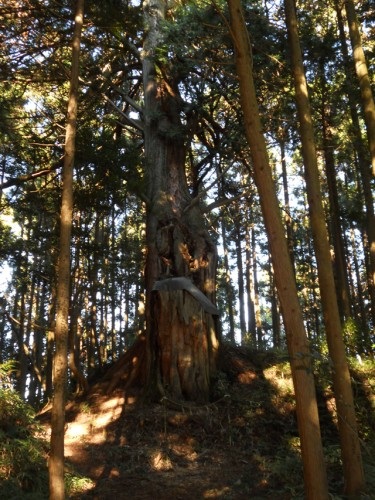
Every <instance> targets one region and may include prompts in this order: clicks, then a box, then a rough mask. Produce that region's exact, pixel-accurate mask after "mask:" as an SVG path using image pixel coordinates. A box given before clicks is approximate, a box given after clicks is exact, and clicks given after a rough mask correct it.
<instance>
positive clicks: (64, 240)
mask: <svg viewBox="0 0 375 500" xmlns="http://www.w3.org/2000/svg"><path fill="white" fill-rule="evenodd" d="M83 7H84V0H77V3H76V11H75V26H74V34H73V47H72V70H71V79H70V93H69V101H68V114H67V125H66V135H65V155H64V166H63V172H62V183H63V184H62V201H61V213H60V247H59V262H58V282H57V308H56V327H55V358H54V377H53V384H54V391H53V404H52V412H51V452H50V457H49V488H50V499H51V500H63V499H64V498H65V486H64V427H65V393H66V385H67V369H68V356H67V348H68V332H69V302H70V242H71V228H72V214H73V166H74V155H75V137H76V127H77V101H78V72H79V52H80V41H81V31H82V25H83Z"/></svg>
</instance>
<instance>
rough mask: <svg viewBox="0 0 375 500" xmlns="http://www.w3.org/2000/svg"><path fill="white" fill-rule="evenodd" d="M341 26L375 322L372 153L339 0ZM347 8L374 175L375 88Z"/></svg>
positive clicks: (355, 23) (355, 22)
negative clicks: (356, 92) (363, 128)
mask: <svg viewBox="0 0 375 500" xmlns="http://www.w3.org/2000/svg"><path fill="white" fill-rule="evenodd" d="M335 8H336V13H337V19H338V26H339V31H340V42H341V47H342V52H343V58H344V64H345V69H346V74H347V87H348V89H347V92H348V100H349V107H350V113H351V118H352V124H353V137H354V141H353V142H354V145H355V147H356V150H357V154H358V160H359V167H360V168H359V170H360V174H361V182H362V188H363V194H364V199H365V206H366V231H367V239H368V241H367V244H366V246H365V248H366V267H367V276H368V279H367V282H368V290H369V295H370V300H371V316H372V322H373V324H374V323H375V211H374V195H373V189H372V187H371V170H370V168H369V166H368V155H367V154H365V151H364V146H363V142H362V135H361V128H360V124H359V118H358V112H357V106H356V102H355V99H354V98H353V77H352V73H351V69H350V64H349V62H350V61H349V54H348V50H347V45H346V37H345V31H344V26H343V20H342V14H341V7H340V5H339V4H338V1H337V0H336V3H335ZM345 10H346V16H347V21H348V25H349V33H350V40H351V45H352V50H353V59H354V65H355V72H356V75H357V77H358V81H359V87H360V91H361V99H362V108H363V111H364V118H365V124H366V130H367V138H368V145H369V152H370V160H371V164H372V176H375V104H374V98H373V94H372V90H371V82H370V78H369V75H368V71H367V64H366V58H365V54H364V52H363V49H362V42H361V35H360V32H359V28H358V20H357V15H356V12H355V7H354V3H353V1H352V0H348V1H345Z"/></svg>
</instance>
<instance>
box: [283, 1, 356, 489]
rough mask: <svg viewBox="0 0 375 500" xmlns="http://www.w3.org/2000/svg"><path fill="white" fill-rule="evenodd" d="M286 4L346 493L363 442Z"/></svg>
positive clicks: (290, 7)
mask: <svg viewBox="0 0 375 500" xmlns="http://www.w3.org/2000/svg"><path fill="white" fill-rule="evenodd" d="M284 5H285V18H286V25H287V30H288V38H289V45H290V54H291V65H292V72H293V78H294V85H295V95H296V103H297V113H298V120H299V127H300V135H301V146H302V156H303V161H304V166H305V178H306V188H307V198H308V204H309V214H310V221H311V228H312V233H313V242H314V249H315V256H316V260H317V265H318V277H319V287H320V295H321V300H322V307H323V316H324V324H325V329H326V335H327V342H328V348H329V353H330V356H331V359H332V362H333V373H332V374H333V380H334V390H335V398H336V405H337V412H338V417H339V418H338V425H339V433H340V441H341V450H342V458H343V463H344V477H345V490H346V493H347V494H350V495H358V494H359V493H360V491H362V490H363V489H364V472H363V467H362V457H361V447H360V442H359V437H358V431H357V421H356V415H355V408H354V400H353V392H352V387H351V382H350V373H349V367H348V363H347V360H346V353H345V344H344V340H343V336H342V330H341V320H340V314H339V308H338V301H337V294H336V287H335V280H334V275H333V268H332V261H331V252H330V244H329V237H328V231H327V227H326V222H325V213H324V208H323V201H322V193H321V187H320V179H319V170H318V164H317V154H316V146H315V138H314V129H313V120H312V115H311V110H310V101H309V93H308V87H307V82H306V78H305V73H304V68H303V62H302V53H301V47H300V43H299V35H298V26H297V16H296V10H295V4H294V0H284Z"/></svg>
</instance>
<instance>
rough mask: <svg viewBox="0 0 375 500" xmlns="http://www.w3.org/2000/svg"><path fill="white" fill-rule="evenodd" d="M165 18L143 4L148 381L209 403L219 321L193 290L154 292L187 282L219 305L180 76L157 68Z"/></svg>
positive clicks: (161, 9) (159, 1)
mask: <svg viewBox="0 0 375 500" xmlns="http://www.w3.org/2000/svg"><path fill="white" fill-rule="evenodd" d="M165 15H166V2H165V1H164V0H153V1H152V2H150V1H148V0H146V1H145V2H144V16H145V23H146V36H145V43H144V50H143V82H144V139H145V181H146V186H147V199H148V200H147V222H146V233H147V235H146V238H147V257H146V270H145V281H146V328H147V347H148V359H149V363H148V368H149V374H148V375H149V380H150V382H152V383H153V384H155V383H157V384H158V389H159V391H160V392H162V393H165V392H166V393H168V394H169V395H170V396H171V397H176V398H181V397H184V398H186V399H192V400H195V399H199V400H207V399H208V397H209V380H210V378H211V375H212V374H213V372H214V369H215V362H214V358H215V351H216V349H217V338H216V332H215V326H214V318H213V315H212V314H211V313H209V312H205V311H204V309H203V308H202V306H201V305H200V303H199V301H197V300H196V298H194V297H193V296H192V295H191V294H190V293H189V292H188V291H186V290H175V291H173V292H165V291H161V290H154V291H153V288H154V286H155V283H156V282H157V281H161V280H163V279H168V278H170V277H186V278H188V279H189V280H190V282H191V283H192V284H193V285H194V286H195V287H196V288H197V289H198V290H200V291H201V292H203V293H204V294H205V295H206V296H207V297H208V298H209V299H210V300H211V301H214V290H215V273H216V248H215V246H214V244H213V243H212V241H211V238H210V235H209V233H208V231H207V229H206V227H205V223H204V218H203V215H202V213H201V211H200V209H199V206H198V204H196V203H193V202H192V201H193V200H192V198H191V195H190V192H189V188H188V184H187V180H186V175H185V156H186V143H185V140H186V139H185V138H186V137H187V135H188V134H187V133H186V132H187V128H188V124H184V125H183V124H182V122H181V119H180V113H181V111H182V107H183V102H182V99H181V97H180V95H179V91H178V75H176V74H175V75H173V76H172V75H168V71H167V69H166V68H163V70H160V67H158V68H157V66H156V49H157V48H158V47H159V46H160V44H161V42H162V32H161V24H162V21H163V20H164V18H165Z"/></svg>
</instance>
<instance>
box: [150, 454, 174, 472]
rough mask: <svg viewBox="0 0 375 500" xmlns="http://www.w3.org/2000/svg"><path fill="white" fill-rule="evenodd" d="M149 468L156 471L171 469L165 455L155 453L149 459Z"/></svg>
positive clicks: (169, 461) (168, 459)
mask: <svg viewBox="0 0 375 500" xmlns="http://www.w3.org/2000/svg"><path fill="white" fill-rule="evenodd" d="M150 463H151V467H152V468H153V469H154V470H157V471H166V470H171V469H173V464H172V461H171V459H170V458H169V457H168V455H166V454H165V453H163V452H161V451H156V452H155V453H153V454H152V456H151V458H150Z"/></svg>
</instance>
